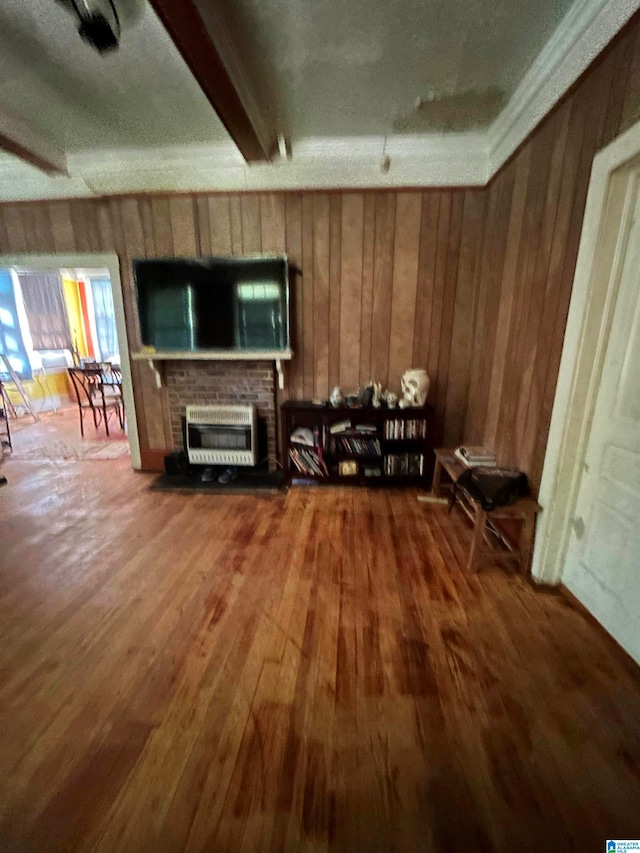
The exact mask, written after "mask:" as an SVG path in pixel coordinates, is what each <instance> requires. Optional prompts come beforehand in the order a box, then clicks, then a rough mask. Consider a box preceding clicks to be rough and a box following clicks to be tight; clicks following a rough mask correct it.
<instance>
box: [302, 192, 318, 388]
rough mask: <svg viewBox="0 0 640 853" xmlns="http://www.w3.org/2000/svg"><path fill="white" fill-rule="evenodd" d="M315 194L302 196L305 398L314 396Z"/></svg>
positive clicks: (303, 385)
mask: <svg viewBox="0 0 640 853" xmlns="http://www.w3.org/2000/svg"><path fill="white" fill-rule="evenodd" d="M313 227H314V225H313V195H312V194H311V193H305V194H304V195H303V196H302V325H303V343H302V347H301V351H300V357H301V358H302V362H303V373H302V388H303V396H304V399H305V400H311V399H312V397H313V386H314V365H313V355H314V334H315V329H314V318H313V305H314V300H313V285H314V282H313Z"/></svg>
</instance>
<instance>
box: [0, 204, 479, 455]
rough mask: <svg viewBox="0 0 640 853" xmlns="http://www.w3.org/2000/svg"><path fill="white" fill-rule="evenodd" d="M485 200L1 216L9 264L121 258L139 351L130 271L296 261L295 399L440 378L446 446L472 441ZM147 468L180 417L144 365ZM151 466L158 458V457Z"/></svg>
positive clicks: (437, 392) (3, 209)
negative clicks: (229, 261)
mask: <svg viewBox="0 0 640 853" xmlns="http://www.w3.org/2000/svg"><path fill="white" fill-rule="evenodd" d="M484 197H485V193H484V192H483V191H482V190H468V191H464V190H443V191H437V190H431V191H424V192H410V191H398V192H394V191H390V192H334V193H297V192H288V193H264V194H252V193H246V194H233V195H223V194H216V195H193V196H190V195H173V196H162V195H158V196H153V197H140V198H135V197H134V198H109V199H96V200H80V201H52V202H38V203H24V204H5V205H0V253H3V252H5V253H18V252H34V253H36V252H37V253H46V252H60V253H63V252H110V251H115V252H117V253H118V255H119V257H120V266H121V276H122V284H123V292H124V302H125V312H126V317H127V330H128V335H129V343H130V347H131V349H132V350H136V349H138V348H139V337H138V324H137V315H136V307H135V300H134V284H133V278H132V272H131V261H132V260H133V259H134V258H138V257H155V256H163V255H164V256H170V255H184V256H195V255H209V254H232V255H243V254H250V253H254V252H283V251H286V252H287V253H288V255H289V258H290V261H291V263H292V265H293V267H295V268H297V269H298V270H299V271H300V272H299V274H294V275H293V276H292V300H293V311H292V324H293V329H292V336H293V347H294V351H295V358H294V359H293V361H292V362H291V364H290V365H287V367H286V388H285V391H284V393H283V394H282V395H281V397H282V399H286V398H287V397H294V398H298V399H312V398H313V399H315V398H318V399H324V398H326V397H328V395H329V392H330V389H331V387H332V386H333V385H336V384H338V385H340V386H341V387H342V388H343V390H344V391H345V392H348V391H354V390H356V389H357V388H358V387H359V386H360V385H362V384H363V383H365V382H366V381H367V380H369V379H370V378H375V379H376V380H377V381H379V382H381V383H382V384H383V385H385V386H388V387H390V388H391V389H393V390H396V391H399V390H400V377H401V376H402V373H403V372H404V371H405V370H406V369H407V368H409V367H414V366H424V367H426V368H427V370H428V372H429V374H430V376H431V378H432V388H431V393H430V398H431V402H432V403H433V405H434V406H435V408H436V413H437V418H436V421H437V426H436V428H437V431H438V440H439V441H440V440H443V439H444V440H445V441H447V442H457V441H459V440H461V439H462V437H463V434H462V433H463V428H464V421H465V415H466V408H467V398H468V389H469V357H470V353H471V349H472V345H473V310H474V292H475V283H476V279H477V269H478V258H479V255H480V250H481V246H482V233H483V220H484V206H485V202H484ZM134 386H135V387H134V391H135V396H136V401H137V414H138V418H139V422H140V429H141V447H142V451H143V456H144V454H145V452H146V451H149V450H163V449H164V448H166V447H171V445H172V442H171V433H170V426H169V416H168V407H167V401H166V395H165V393H164V391H158V390H157V389H156V388H155V385H154V382H153V381H152V377H151V375H150V372H149V369H148V367H147V366H146V365H145V364H144V363H139V362H138V363H135V364H134ZM145 458H149V457H148V454H147V456H146V457H145Z"/></svg>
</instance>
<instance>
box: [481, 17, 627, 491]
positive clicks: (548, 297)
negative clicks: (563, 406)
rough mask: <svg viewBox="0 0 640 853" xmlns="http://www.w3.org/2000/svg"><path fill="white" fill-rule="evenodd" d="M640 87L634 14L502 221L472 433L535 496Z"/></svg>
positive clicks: (538, 143) (549, 126)
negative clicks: (594, 211)
mask: <svg viewBox="0 0 640 853" xmlns="http://www.w3.org/2000/svg"><path fill="white" fill-rule="evenodd" d="M639 80H640V17H639V16H637V15H636V16H635V18H634V19H633V20H632V23H631V24H630V25H629V26H628V27H627V28H625V30H623V32H622V33H621V34H620V35H619V36H618V37H617V39H616V40H615V42H614V44H613V45H612V46H611V47H610V49H608V50H607V52H606V54H605V55H604V56H603V57H602V58H601V59H599V60H597V61H596V62H595V63H594V65H593V66H592V67H591V68H590V69H589V70H588V71H587V72H586V74H585V75H584V76H583V78H582V79H581V81H580V82H579V83H578V84H577V85H576V86H575V87H574V89H573V91H572V92H571V93H570V95H569V96H568V97H567V98H566V99H565V100H564V101H563V102H561V104H560V105H559V106H558V107H557V108H556V109H555V110H554V111H553V112H552V113H551V114H550V115H549V116H548V117H547V118H546V119H545V120H544V121H543V122H542V123H541V124H540V125H539V127H538V128H537V129H536V130H535V131H534V133H533V134H532V135H531V136H530V137H529V139H528V140H527V142H526V143H525V145H524V146H523V147H522V148H521V149H520V151H519V152H518V154H517V155H516V156H515V158H514V161H515V162H516V164H517V165H516V173H517V177H516V189H515V191H514V193H513V196H512V201H511V204H510V205H509V206H508V207H507V208H506V209H505V210H504V214H503V215H504V217H505V219H506V220H507V221H509V222H510V230H509V235H508V239H507V243H506V246H505V248H504V254H505V261H504V267H503V269H504V274H503V279H502V288H501V292H500V301H499V304H498V306H497V317H498V322H497V324H496V322H495V318H494V316H493V314H492V312H491V311H483V312H480V313H479V316H478V318H477V321H476V328H477V336H478V338H479V340H480V341H481V346H480V347H479V349H477V350H476V351H475V352H474V357H473V358H474V362H475V360H476V359H478V360H480V361H484V362H485V363H486V362H488V363H490V364H491V371H490V375H489V376H488V377H486V376H484V375H482V372H481V371H480V372H478V374H477V376H476V378H475V380H472V385H475V387H476V390H475V391H474V390H473V389H472V390H471V391H470V394H469V415H468V426H469V425H470V424H473V425H474V431H475V432H474V435H473V438H474V439H477V440H482V441H485V442H486V443H488V444H491V445H492V446H494V447H495V448H496V450H497V451H498V455H499V458H500V460H501V461H502V462H505V463H510V464H514V465H517V466H519V467H521V468H522V469H523V470H526V471H527V473H528V474H529V477H530V480H531V482H532V485H533V488H534V491H535V490H536V489H537V487H538V484H539V481H540V475H541V472H542V465H543V461H544V454H545V448H546V442H547V435H548V430H549V423H550V419H551V410H552V405H553V397H554V392H555V387H556V381H557V375H558V369H559V364H560V355H561V351H562V341H563V338H564V330H565V324H566V317H567V312H568V306H569V299H570V295H571V287H572V283H573V276H574V272H575V266H576V260H577V253H578V245H579V241H580V233H581V229H582V220H583V217H584V208H585V204H586V196H587V188H588V184H589V175H590V171H591V165H592V162H593V157H594V155H595V154H596V153H597V151H598V150H599V149H600V148H601V147H602V146H603V145H606V144H607V143H609V142H610V141H611V140H612V139H614V138H615V137H616V136H617V135H618V134H619V133H620V132H622V131H624V130H626V129H627V128H628V127H630V126H631V124H633V123H634V122H635V121H637V120H638V119H640V96H638V82H639ZM526 159H528V160H529V174H528V178H527V186H526V192H525V196H524V203H523V196H522V180H523V179H524V178H523V175H524V172H523V170H524V168H525V160H526ZM508 172H509V168H508V167H506V168H505V169H503V170H502V171H501V172H500V173H499V174H498V176H497V177H496V178H495V179H494V181H493V182H492V184H491V185H490V187H489V189H488V192H489V194H490V195H491V194H492V193H493V192H494V191H495V189H496V188H498V187H499V186H500V185H503V184H505V182H506V181H507V179H508ZM520 220H521V223H522V224H521V227H519V228H518V226H517V223H518V222H519V221H520ZM487 224H488V222H487ZM489 239H490V238H487V241H485V242H486V243H488V241H489ZM485 253H486V245H485ZM516 253H517V262H516V265H515V274H513V273H512V270H513V260H514V257H515V255H516ZM496 260H497V261H498V262H500V259H499V258H496ZM489 278H490V271H489V269H488V268H487V267H483V273H482V277H481V279H482V280H481V282H480V284H479V293H480V294H482V293H487V292H488V291H489V289H490V288H489V285H488V279H489ZM496 325H497V329H498V331H497V336H496V337H495V341H494V345H493V346H492V345H491V340H490V336H491V329H492V328H493V327H494V326H496ZM505 341H506V344H505ZM483 400H488V401H489V402H488V406H486V407H485V406H484V404H483Z"/></svg>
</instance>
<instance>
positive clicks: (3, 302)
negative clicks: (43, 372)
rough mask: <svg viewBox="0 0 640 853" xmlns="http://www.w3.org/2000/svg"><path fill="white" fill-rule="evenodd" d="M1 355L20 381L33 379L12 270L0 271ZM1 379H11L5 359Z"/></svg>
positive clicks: (0, 361) (2, 364) (2, 362)
mask: <svg viewBox="0 0 640 853" xmlns="http://www.w3.org/2000/svg"><path fill="white" fill-rule="evenodd" d="M0 353H2V354H3V355H6V356H7V357H8V358H9V363H10V364H11V367H12V368H13V370H15V372H16V373H17V374H18V376H19V377H20V379H31V377H32V376H33V374H32V372H31V364H30V363H29V358H28V357H27V350H26V348H25V345H24V340H23V339H22V332H21V331H20V323H19V321H18V311H17V309H16V297H15V293H14V291H13V278H12V276H11V272H10V270H7V269H0ZM0 378H2V379H3V380H5V381H6V380H8V379H9V378H10V376H9V374H8V373H7V371H6V366H5V363H4V359H0Z"/></svg>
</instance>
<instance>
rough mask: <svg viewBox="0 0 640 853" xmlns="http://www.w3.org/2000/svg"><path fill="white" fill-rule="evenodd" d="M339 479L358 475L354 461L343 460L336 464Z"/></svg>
mask: <svg viewBox="0 0 640 853" xmlns="http://www.w3.org/2000/svg"><path fill="white" fill-rule="evenodd" d="M338 472H339V473H340V476H341V477H355V476H356V474H357V473H358V463H357V462H356V461H355V460H354V459H345V460H343V461H342V462H340V463H339V464H338Z"/></svg>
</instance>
